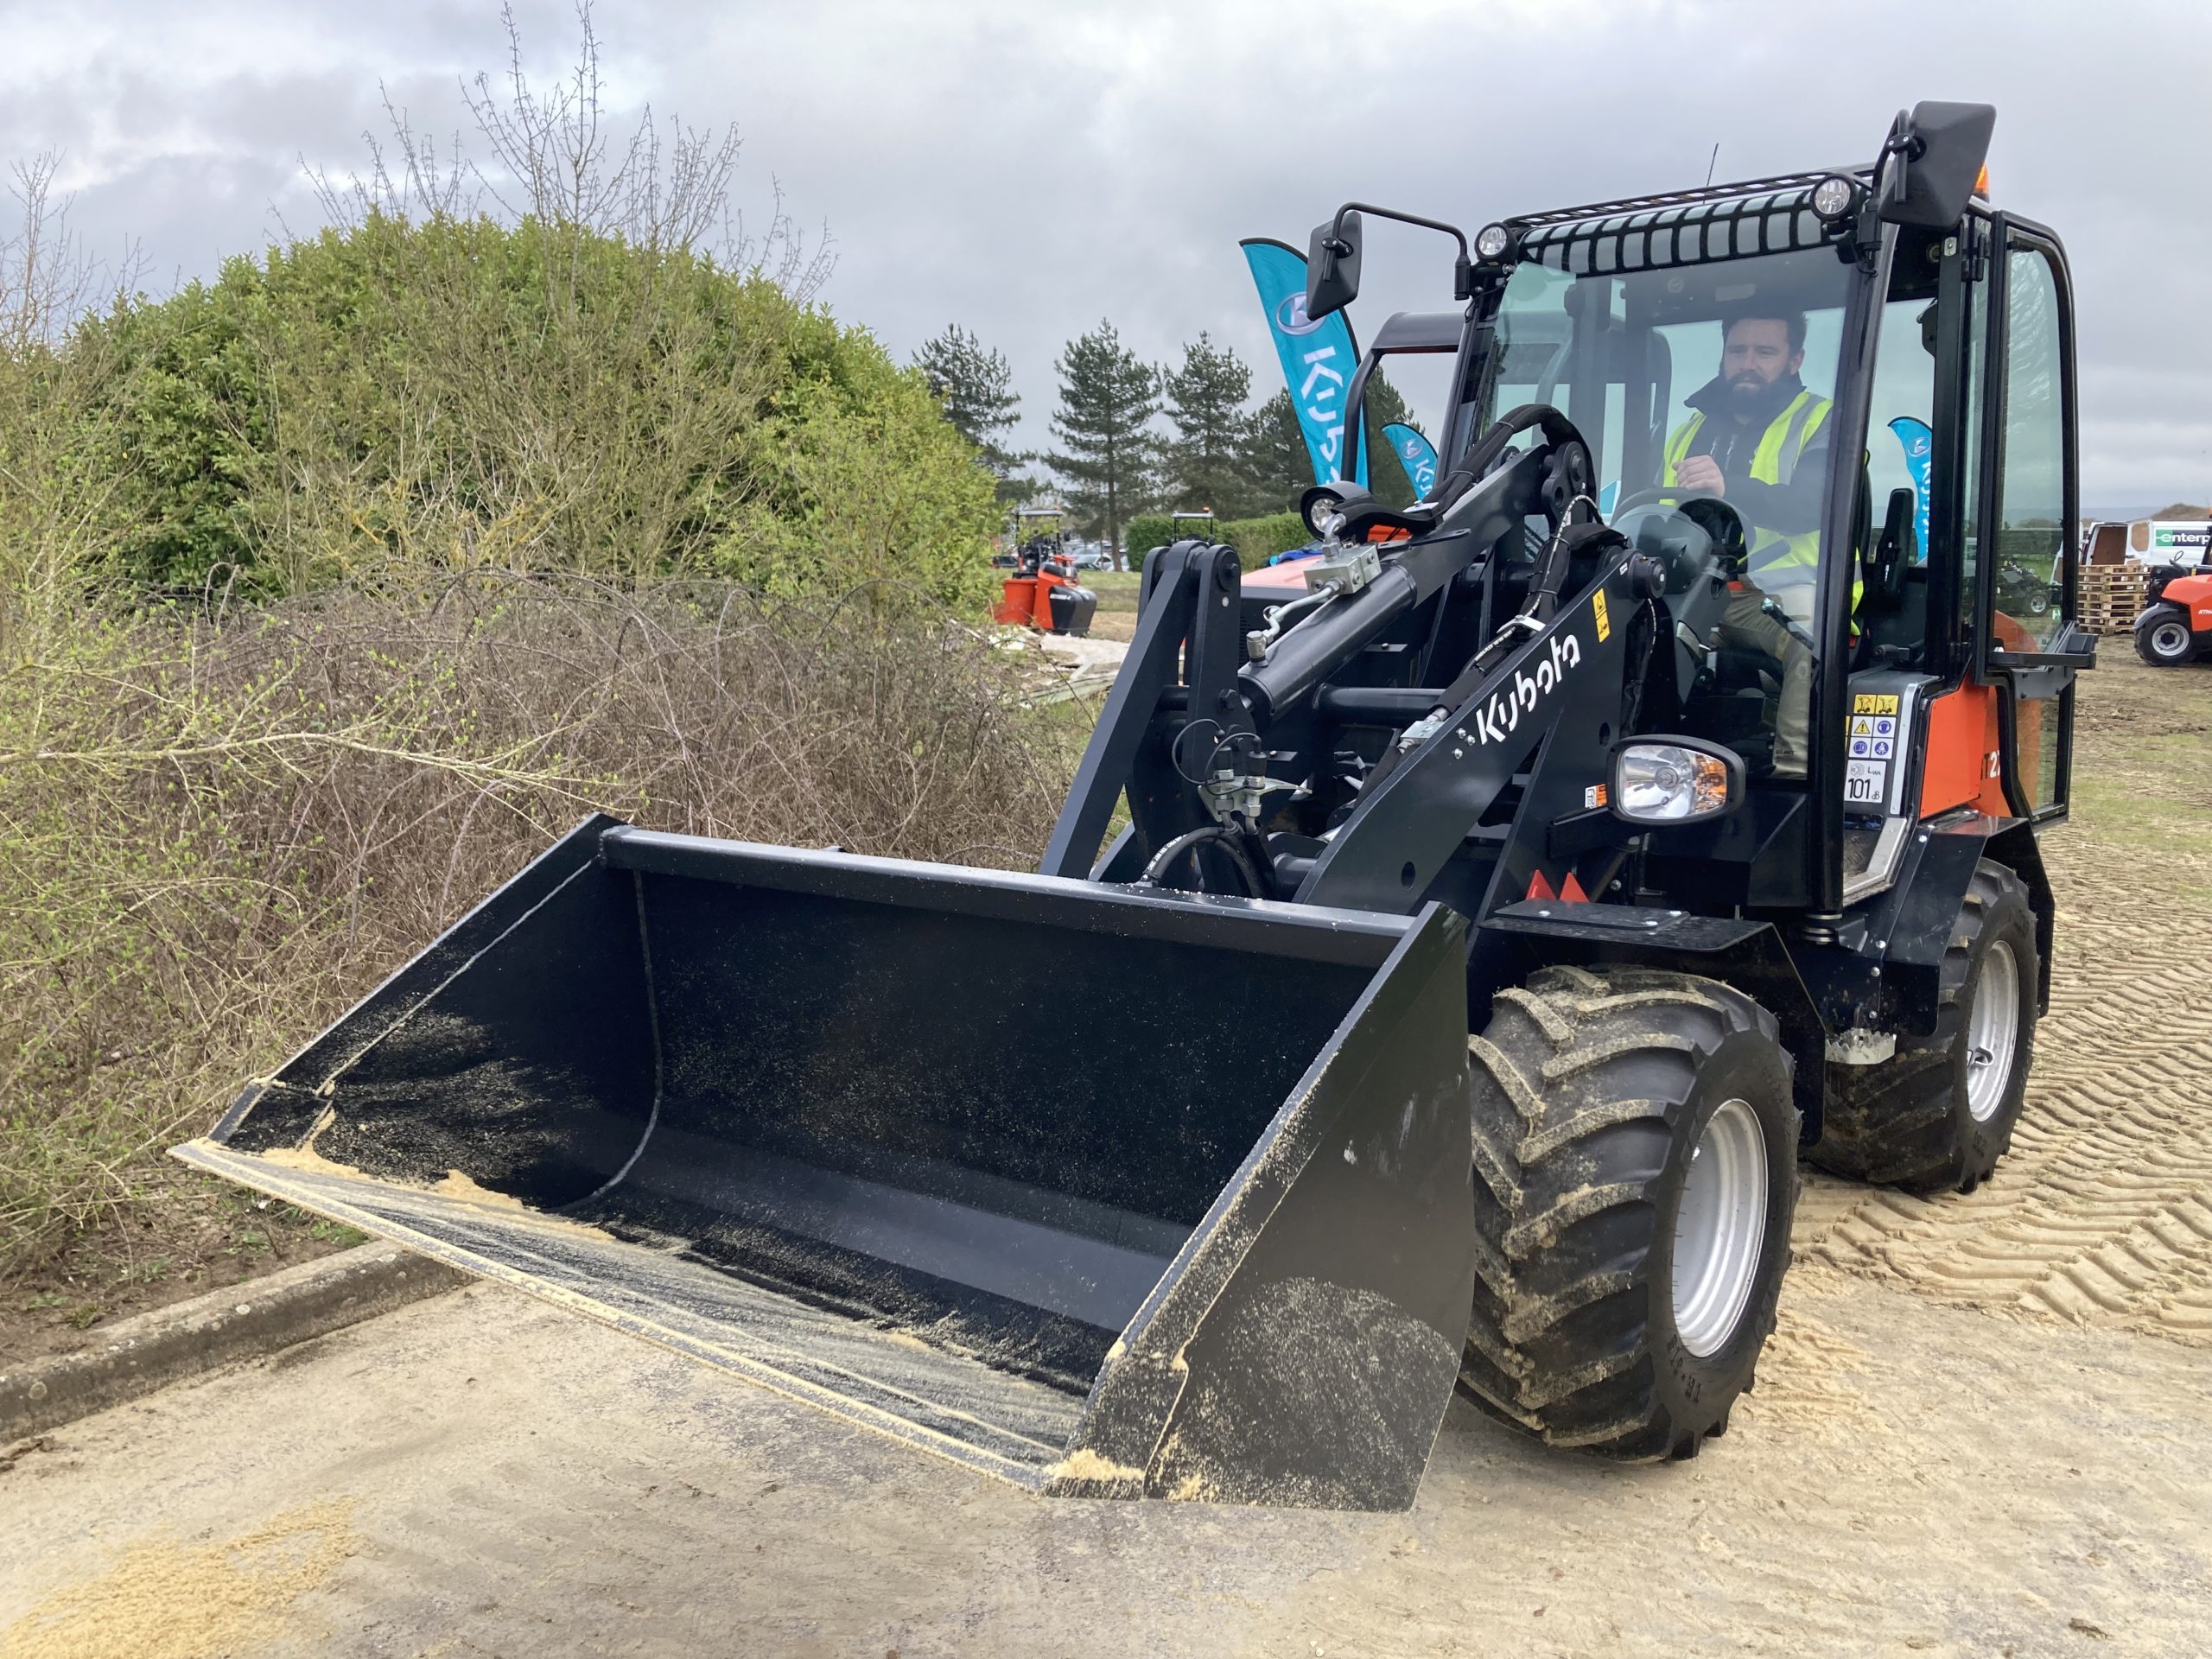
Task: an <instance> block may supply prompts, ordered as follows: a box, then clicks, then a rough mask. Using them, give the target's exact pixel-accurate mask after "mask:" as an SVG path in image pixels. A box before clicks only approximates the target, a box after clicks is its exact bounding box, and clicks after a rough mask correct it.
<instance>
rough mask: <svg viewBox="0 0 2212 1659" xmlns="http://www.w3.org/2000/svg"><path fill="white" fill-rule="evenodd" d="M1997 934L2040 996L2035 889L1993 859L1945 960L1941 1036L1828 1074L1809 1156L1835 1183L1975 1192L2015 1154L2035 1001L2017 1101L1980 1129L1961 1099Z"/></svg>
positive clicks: (2025, 1033)
mask: <svg viewBox="0 0 2212 1659" xmlns="http://www.w3.org/2000/svg"><path fill="white" fill-rule="evenodd" d="M1993 927H1995V928H1999V929H2002V930H2003V931H2006V932H2008V933H2009V934H2010V935H2011V936H2012V946H2013V950H2014V954H2015V956H2016V957H2018V963H2019V969H2020V975H2021V978H2022V982H2024V984H2026V985H2028V986H2030V987H2032V986H2033V985H2034V984H2035V983H2036V982H2037V976H2038V972H2039V963H2038V961H2037V954H2036V931H2035V915H2034V912H2033V911H2032V910H2031V908H2030V906H2029V904H2028V891H2027V887H2026V886H2025V884H2024V883H2023V882H2022V881H2021V880H2020V879H2019V877H2018V876H2017V875H2015V874H2012V871H2011V870H2009V869H2007V868H2005V866H2004V865H2002V864H1996V863H1993V862H1991V861H1988V860H1987V859H1984V860H1983V861H1981V863H1980V866H1979V868H1976V869H1975V871H1974V877H1973V880H1971V881H1969V882H1968V883H1967V896H1966V901H1965V903H1964V904H1962V905H1961V906H1960V908H1959V918H1958V920H1957V921H1956V922H1955V923H1954V924H1953V925H1952V928H1951V939H1950V943H1949V944H1948V946H1947V947H1946V948H1945V950H1944V951H1943V966H1942V979H1941V982H1940V988H1939V989H1938V991H1937V994H1936V1029H1935V1030H1934V1031H1933V1032H1932V1033H1929V1035H1927V1036H1925V1037H1907V1036H1900V1037H1899V1038H1898V1039H1897V1053H1896V1054H1895V1055H1894V1056H1893V1057H1892V1058H1889V1059H1886V1060H1885V1061H1883V1062H1882V1063H1881V1064H1880V1065H1830V1066H1829V1067H1828V1069H1827V1085H1828V1091H1827V1110H1826V1112H1825V1113H1824V1114H1823V1116H1822V1118H1821V1138H1820V1141H1818V1142H1817V1143H1816V1144H1815V1146H1814V1147H1813V1149H1812V1151H1811V1152H1810V1154H1808V1156H1809V1157H1810V1158H1811V1160H1812V1161H1813V1162H1814V1163H1815V1164H1816V1165H1817V1166H1820V1167H1821V1168H1822V1169H1825V1170H1827V1171H1828V1172H1829V1173H1831V1174H1835V1175H1844V1176H1848V1177H1851V1178H1853V1179H1857V1180H1862V1181H1868V1182H1872V1183H1873V1184H1874V1185H1880V1186H1899V1187H1904V1188H1905V1189H1907V1190H1908V1191H1911V1192H1941V1191H1942V1190H1944V1189H1945V1188H1955V1189H1956V1190H1958V1191H1960V1192H1973V1191H1974V1188H1975V1187H1977V1186H1979V1185H1980V1184H1981V1183H1982V1182H1983V1181H1985V1180H1986V1179H1988V1178H1989V1175H1990V1173H1991V1172H1992V1171H1993V1169H1995V1167H1996V1166H1997V1162H1998V1160H1999V1159H2001V1158H2002V1157H2003V1156H2004V1155H2005V1152H2006V1151H2007V1150H2008V1149H2009V1148H2010V1147H2011V1146H2012V1129H2013V1126H2014V1125H2015V1124H2016V1123H2017V1122H2018V1121H2019V1115H2020V1096H2021V1092H2022V1090H2023V1088H2024V1084H2025V1078H2026V1075H2027V1071H2028V1068H2029V1067H2030V1065H2032V1064H2033V1062H2034V1058H2035V1019H2034V999H2033V998H2032V997H2031V998H2030V999H2029V1003H2028V1010H2027V1017H2026V1018H2025V1019H2024V1021H2023V1023H2022V1026H2021V1030H2020V1045H2019V1049H2018V1060H2017V1062H2016V1064H2017V1066H2018V1075H2017V1076H2016V1077H2015V1078H2014V1080H2013V1086H2012V1090H2011V1098H2010V1099H2009V1100H2008V1101H2007V1103H2005V1106H2004V1107H2002V1108H2001V1109H1999V1111H1998V1113H1997V1115H1996V1116H1995V1117H1993V1119H1991V1120H1990V1122H1987V1123H1986V1124H1983V1125H1980V1126H1978V1127H1977V1126H1974V1125H1973V1122H1972V1119H1971V1118H1970V1117H1969V1116H1968V1115H1967V1112H1966V1110H1965V1106H1964V1103H1963V1102H1961V1101H1960V1100H1959V1099H1958V1098H1957V1094H1958V1086H1959V1078H1960V1075H1961V1074H1960V1071H1959V1067H1958V1065H1957V1049H1958V1045H1959V1044H1960V1043H1961V1041H1962V1040H1964V1031H1965V1025H1966V1017H1967V1001H1966V997H1965V995H1964V994H1965V991H1966V988H1967V979H1968V977H1969V976H1970V975H1971V973H1972V971H1973V969H1974V960H1975V957H1976V953H1977V948H1978V946H1979V945H1980V941H1981V940H1982V938H1984V937H1985V936H1986V935H1988V934H1989V933H1990V932H1991V931H1992V929H1993Z"/></svg>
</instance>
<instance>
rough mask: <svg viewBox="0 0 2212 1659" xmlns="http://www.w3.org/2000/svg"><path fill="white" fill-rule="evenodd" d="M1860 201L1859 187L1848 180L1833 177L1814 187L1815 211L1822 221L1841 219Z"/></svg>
mask: <svg viewBox="0 0 2212 1659" xmlns="http://www.w3.org/2000/svg"><path fill="white" fill-rule="evenodd" d="M1858 200H1859V187H1858V186H1857V185H1855V184H1853V182H1852V181H1850V180H1849V179H1847V178H1842V177H1838V176H1834V175H1831V176H1830V177H1828V178H1825V179H1822V180H1821V181H1820V182H1819V183H1818V184H1816V185H1815V186H1814V187H1813V211H1814V212H1815V213H1818V214H1819V215H1820V216H1821V218H1822V219H1841V218H1842V217H1843V216H1844V215H1845V214H1846V213H1849V212H1850V211H1851V210H1852V208H1853V207H1854V206H1856V205H1857V203H1858Z"/></svg>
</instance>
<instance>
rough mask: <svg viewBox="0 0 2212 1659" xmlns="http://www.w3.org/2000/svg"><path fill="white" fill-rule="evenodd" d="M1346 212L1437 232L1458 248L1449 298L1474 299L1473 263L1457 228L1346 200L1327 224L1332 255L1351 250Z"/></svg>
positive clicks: (1432, 220) (1441, 222)
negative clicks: (1363, 214) (1345, 233)
mask: <svg viewBox="0 0 2212 1659" xmlns="http://www.w3.org/2000/svg"><path fill="white" fill-rule="evenodd" d="M1346 213H1372V214H1374V215H1375V217H1376V218H1377V219H1395V220H1397V221H1398V223H1400V224H1401V225H1418V226H1421V228H1422V229H1423V230H1429V231H1441V232H1444V234H1445V235H1446V236H1448V237H1450V238H1452V240H1453V241H1454V242H1457V243H1458V244H1459V259H1458V260H1457V261H1456V262H1455V263H1454V264H1453V266H1452V298H1453V299H1455V300H1471V299H1472V298H1474V296H1475V261H1474V256H1473V253H1472V251H1471V250H1470V249H1469V248H1468V246H1467V233H1466V232H1465V231H1463V230H1461V229H1460V228H1459V226H1457V225H1446V223H1445V222H1444V221H1443V220H1442V219H1423V218H1422V217H1421V215H1420V214H1418V213H1400V212H1399V211H1398V210H1397V209H1396V208H1395V207H1376V205H1375V204H1374V203H1373V202H1371V201H1348V202H1346V203H1344V206H1343V207H1339V208H1338V209H1337V216H1336V217H1335V218H1334V219H1331V220H1330V221H1329V251H1331V252H1332V253H1335V254H1339V255H1341V254H1346V253H1350V252H1351V243H1349V242H1347V241H1345V240H1344V215H1345V214H1346Z"/></svg>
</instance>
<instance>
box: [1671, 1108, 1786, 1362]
mask: <svg viewBox="0 0 2212 1659" xmlns="http://www.w3.org/2000/svg"><path fill="white" fill-rule="evenodd" d="M1765 1233H1766V1136H1765V1135H1764V1134H1762V1133H1761V1132H1760V1129H1759V1121H1758V1116H1756V1115H1755V1114H1754V1113H1753V1112H1752V1110H1751V1107H1750V1106H1749V1105H1748V1104H1747V1103H1745V1102H1743V1101H1741V1100H1725V1101H1723V1102H1721V1103H1720V1105H1719V1108H1718V1109H1715V1110H1714V1112H1713V1116H1711V1117H1709V1118H1707V1120H1706V1124H1705V1129H1704V1132H1703V1133H1702V1134H1700V1135H1699V1136H1698V1138H1697V1145H1696V1146H1695V1147H1694V1148H1692V1149H1691V1152H1690V1167H1689V1173H1688V1175H1687V1176H1685V1177H1684V1178H1683V1180H1682V1198H1681V1204H1680V1205H1678V1206H1677V1207H1676V1209H1675V1335H1677V1336H1679V1337H1680V1338H1681V1339H1682V1346H1683V1347H1685V1348H1687V1349H1688V1350H1689V1351H1690V1352H1691V1353H1693V1354H1694V1355H1696V1356H1697V1357H1699V1358H1700V1359H1709V1358H1711V1357H1713V1355H1714V1354H1717V1353H1719V1351H1721V1350H1722V1349H1723V1348H1725V1347H1726V1346H1727V1345H1728V1339H1729V1338H1731V1337H1732V1336H1734V1335H1735V1334H1736V1326H1737V1325H1738V1322H1739V1321H1741V1320H1742V1319H1743V1317H1744V1309H1745V1306H1746V1305H1747V1304H1748V1303H1749V1302H1750V1301H1751V1283H1752V1281H1753V1280H1754V1279H1756V1278H1757V1277H1758V1267H1759V1247H1760V1244H1761V1243H1762V1241H1763V1239H1764V1236H1765Z"/></svg>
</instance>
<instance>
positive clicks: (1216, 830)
mask: <svg viewBox="0 0 2212 1659" xmlns="http://www.w3.org/2000/svg"><path fill="white" fill-rule="evenodd" d="M1210 841H1212V842H1220V843H1221V849H1222V851H1224V853H1227V854H1228V855H1229V861H1230V863H1232V864H1234V865H1235V866H1236V874H1237V875H1238V877H1239V878H1240V879H1241V880H1243V883H1244V891H1245V892H1246V893H1248V894H1249V895H1250V896H1251V897H1252V898H1255V899H1264V898H1266V897H1267V896H1268V890H1267V888H1266V887H1265V886H1264V885H1263V884H1262V881H1261V880H1260V872H1259V870H1258V869H1257V868H1255V866H1254V864H1253V862H1252V859H1251V855H1249V853H1247V852H1246V851H1245V850H1244V849H1243V846H1242V845H1240V844H1239V842H1240V836H1238V833H1237V832H1236V830H1234V829H1230V827H1229V826H1228V825H1226V824H1221V823H1209V824H1207V825H1205V827H1204V828H1203V829H1192V830H1189V831H1187V832H1186V833H1185V834H1183V835H1179V836H1176V837H1175V839H1174V840H1173V841H1171V842H1168V843H1167V844H1166V846H1165V847H1162V848H1161V849H1160V850H1159V851H1158V852H1156V853H1154V855H1152V861H1151V862H1150V863H1148V864H1147V865H1146V866H1145V867H1144V874H1142V875H1141V876H1139V877H1138V878H1137V879H1136V881H1135V886H1137V887H1158V886H1159V885H1160V877H1162V876H1163V875H1165V874H1167V872H1168V871H1169V870H1171V869H1173V868H1175V861H1176V860H1177V859H1179V858H1181V857H1183V856H1184V855H1185V854H1187V853H1192V852H1195V851H1196V850H1197V849H1198V848H1199V847H1201V846H1203V845H1205V843H1206V842H1210Z"/></svg>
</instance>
